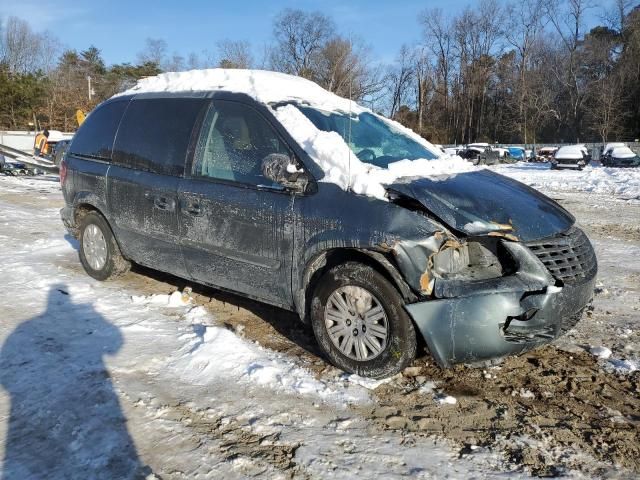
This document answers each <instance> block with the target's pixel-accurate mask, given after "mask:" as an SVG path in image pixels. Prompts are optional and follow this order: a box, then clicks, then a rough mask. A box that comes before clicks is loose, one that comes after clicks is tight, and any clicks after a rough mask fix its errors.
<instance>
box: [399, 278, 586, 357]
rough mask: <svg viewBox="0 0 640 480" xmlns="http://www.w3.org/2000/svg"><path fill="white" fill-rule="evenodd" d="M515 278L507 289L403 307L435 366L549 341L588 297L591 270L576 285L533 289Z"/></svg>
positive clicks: (509, 352) (521, 349) (500, 354)
mask: <svg viewBox="0 0 640 480" xmlns="http://www.w3.org/2000/svg"><path fill="white" fill-rule="evenodd" d="M505 280H506V279H505ZM515 280H516V279H514V282H513V286H514V289H513V290H512V291H505V290H506V289H504V290H503V291H501V292H500V293H487V292H486V291H485V292H482V293H481V294H473V293H471V294H470V295H469V296H464V297H457V298H445V299H437V300H428V301H424V302H419V303H414V304H410V305H406V306H405V308H406V310H407V312H408V313H409V315H410V316H411V318H412V319H413V320H414V322H415V323H416V325H417V326H418V329H419V330H420V332H421V333H422V335H423V337H424V339H425V341H426V343H427V346H428V348H429V351H430V352H431V354H432V355H433V357H434V358H435V360H436V362H437V363H438V364H439V365H440V366H442V367H450V366H451V365H453V364H456V363H474V362H479V361H484V360H490V359H494V358H500V357H504V356H507V355H513V354H518V353H521V352H524V351H527V350H530V349H532V348H534V347H537V346H539V345H542V344H545V343H549V342H551V341H552V340H553V339H555V338H557V337H558V336H559V335H560V334H561V333H563V332H564V331H566V329H568V328H570V327H571V326H573V323H570V321H571V320H573V319H572V317H575V316H576V315H577V314H578V313H579V312H581V311H582V309H584V307H585V306H586V305H587V304H588V303H589V302H590V301H591V299H592V297H593V288H594V284H595V273H594V274H593V276H592V277H591V278H589V279H585V280H584V281H582V282H581V283H579V284H577V283H572V284H565V286H564V287H562V288H558V287H554V286H548V287H546V288H544V289H542V290H540V291H533V292H532V291H530V290H523V289H522V286H521V283H520V282H518V281H515Z"/></svg>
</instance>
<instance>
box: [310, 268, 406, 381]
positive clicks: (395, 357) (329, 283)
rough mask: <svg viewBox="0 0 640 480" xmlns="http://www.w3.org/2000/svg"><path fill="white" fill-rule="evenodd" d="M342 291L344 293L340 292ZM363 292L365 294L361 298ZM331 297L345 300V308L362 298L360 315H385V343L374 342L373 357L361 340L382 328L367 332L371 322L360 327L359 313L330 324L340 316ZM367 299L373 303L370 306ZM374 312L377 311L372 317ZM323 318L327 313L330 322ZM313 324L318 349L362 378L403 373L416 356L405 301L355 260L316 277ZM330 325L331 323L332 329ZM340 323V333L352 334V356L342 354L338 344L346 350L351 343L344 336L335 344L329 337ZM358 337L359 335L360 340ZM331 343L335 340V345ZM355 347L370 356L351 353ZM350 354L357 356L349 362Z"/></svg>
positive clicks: (384, 280)
mask: <svg viewBox="0 0 640 480" xmlns="http://www.w3.org/2000/svg"><path fill="white" fill-rule="evenodd" d="M345 287H346V290H344V288H345ZM354 287H355V289H354ZM363 291H366V293H364V294H363ZM334 294H335V295H336V296H338V297H340V298H342V299H343V300H344V303H343V305H346V304H349V305H351V306H354V303H353V302H351V303H349V299H350V300H351V301H352V300H353V299H354V298H360V299H364V300H361V301H360V304H359V305H360V308H361V311H364V313H369V314H370V315H371V316H375V315H382V313H381V312H383V313H384V316H385V318H384V320H382V319H381V320H379V322H381V324H385V323H386V328H383V329H384V330H385V332H386V339H385V340H382V339H381V338H380V337H376V338H374V339H373V341H374V342H375V344H373V346H375V347H378V348H379V351H378V352H377V353H376V352H375V351H374V350H373V349H372V348H370V346H369V345H372V343H369V345H367V344H365V343H364V342H367V341H368V342H371V341H372V336H373V335H380V334H381V332H380V331H379V330H380V328H379V327H380V326H381V324H374V325H373V326H375V327H376V330H378V331H374V329H373V328H369V331H368V333H367V332H366V331H365V327H367V325H368V326H369V327H371V326H372V323H373V322H369V323H368V324H367V325H364V323H363V322H364V320H362V318H363V317H362V316H359V315H358V312H357V311H355V315H354V317H352V318H351V320H345V321H344V322H342V323H339V322H333V320H332V319H333V318H335V317H334V315H335V314H336V313H339V310H338V309H336V306H337V304H336V303H335V300H336V298H337V297H334V296H333V295H334ZM354 294H355V295H354ZM360 294H361V295H360ZM366 300H371V302H370V303H369V302H367V301H366ZM356 305H357V304H356ZM371 307H372V308H371ZM380 307H381V308H380ZM369 308H370V309H369ZM374 311H375V312H377V313H376V314H375V315H374V314H373V312H374ZM325 315H328V317H327V318H328V320H325ZM370 320H371V318H370ZM356 322H357V323H356ZM311 323H312V326H313V332H314V334H315V337H316V340H317V342H318V345H319V346H320V348H321V349H322V351H323V352H324V353H325V354H326V356H327V357H328V359H329V360H330V361H331V363H333V364H334V365H335V366H337V367H338V368H341V369H342V370H344V371H346V372H350V373H356V374H358V375H361V376H363V377H371V378H384V377H388V376H391V375H394V374H396V373H398V372H400V371H402V370H403V369H404V368H405V367H406V366H408V365H409V364H410V363H411V362H412V361H413V359H414V358H415V356H416V348H417V344H416V333H415V329H414V327H413V323H412V321H411V319H410V318H409V315H408V314H407V312H406V311H405V310H404V301H403V299H402V297H401V296H400V293H399V292H398V290H397V289H396V288H395V287H394V286H393V285H392V284H391V283H390V282H389V281H388V280H387V279H386V278H385V277H384V276H382V275H381V274H380V273H379V272H377V271H376V270H374V269H373V268H371V267H369V266H367V265H363V264H360V263H356V262H348V263H344V264H342V265H338V266H336V267H334V268H332V269H331V270H330V271H329V272H327V273H326V274H325V275H324V276H323V277H322V278H321V279H320V282H319V283H318V286H317V287H316V289H315V291H314V293H313V298H312V300H311ZM329 323H331V325H330V326H329V325H328V324H329ZM339 325H342V326H343V328H344V330H343V331H345V332H350V333H347V335H348V336H349V337H351V338H352V339H353V341H354V345H353V348H352V349H351V350H350V355H347V354H345V353H344V351H343V350H341V349H340V348H339V345H340V344H341V343H342V342H344V349H345V350H346V349H347V346H348V344H349V343H348V342H349V340H348V338H347V336H344V337H342V338H341V339H340V338H338V339H337V340H336V337H335V334H334V337H333V339H332V336H331V335H330V333H329V329H330V327H336V328H338V326H339ZM358 328H360V329H361V330H359V333H356V334H355V336H354V335H353V333H354V331H355V330H358ZM357 335H360V338H359V339H358V338H357ZM334 341H337V343H338V345H336V344H335V343H334ZM358 342H359V343H358ZM356 345H360V346H361V347H362V345H365V347H364V348H365V351H366V352H367V353H368V354H369V355H368V356H364V355H362V353H361V352H362V351H360V353H358V352H357V351H356V350H355V348H356ZM354 356H360V357H361V358H360V359H358V358H353V357H354Z"/></svg>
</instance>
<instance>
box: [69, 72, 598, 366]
mask: <svg viewBox="0 0 640 480" xmlns="http://www.w3.org/2000/svg"><path fill="white" fill-rule="evenodd" d="M345 125H350V127H351V128H345ZM322 132H329V133H330V134H329V135H321V133H322ZM327 141H328V142H329V144H327ZM317 142H322V143H317ZM345 147H346V148H348V149H351V152H348V151H345ZM400 160H404V161H405V165H406V162H411V161H413V160H416V161H417V163H416V165H415V169H419V168H421V167H420V165H424V163H425V162H426V163H427V164H428V163H429V162H434V163H433V167H432V168H425V170H424V171H425V172H434V171H438V170H439V171H442V172H443V175H436V174H434V173H425V174H424V175H423V176H419V175H418V176H416V175H415V170H414V168H407V170H406V173H404V174H400V175H398V176H396V177H389V175H392V174H393V171H392V169H391V168H390V166H391V165H392V164H394V165H396V166H397V165H398V163H402V162H399V161H400ZM456 164H457V166H455V165H456ZM452 165H454V166H455V167H454V166H452ZM372 166H373V167H375V169H371V167H372ZM409 166H410V167H414V166H412V165H409ZM455 168H457V169H458V170H456V169H455ZM371 170H375V172H376V173H375V175H372V174H369V173H368V172H369V171H371ZM353 171H357V172H360V173H359V174H358V175H359V176H358V177H357V178H358V179H359V181H360V182H363V183H365V184H366V185H368V186H369V187H371V188H372V189H373V188H375V190H372V192H371V193H369V192H368V191H367V190H356V188H359V187H358V186H357V185H356V184H355V183H351V176H350V173H349V172H353ZM446 173H455V174H451V175H446ZM385 175H386V176H387V177H385ZM425 175H426V176H425ZM433 175H436V176H433ZM380 178H389V179H390V181H389V182H388V183H384V184H383V183H381V182H380V180H379V179H380ZM344 179H346V181H347V183H343V180H344ZM60 182H61V185H62V192H63V195H64V199H65V207H64V208H63V209H62V210H61V217H62V220H63V222H64V224H65V226H66V227H67V228H68V230H69V231H70V233H71V234H72V235H73V236H75V237H76V238H78V239H79V249H78V250H79V252H78V253H79V258H80V262H81V263H82V266H83V267H84V269H85V271H86V272H87V274H88V275H90V276H91V277H93V278H95V279H98V280H107V279H110V278H113V277H116V276H118V275H121V274H123V273H125V272H126V271H127V270H128V268H129V266H130V264H131V262H135V263H139V264H142V265H145V266H147V267H149V268H154V269H158V270H162V271H165V272H169V273H171V274H173V275H177V276H180V277H183V278H187V279H189V281H193V282H198V283H203V284H206V285H210V286H213V287H215V288H219V289H222V290H230V291H233V292H235V293H236V294H238V295H241V296H244V297H248V298H251V299H253V300H257V301H261V302H266V303H269V304H272V305H277V306H279V307H281V308H285V309H288V310H291V311H294V312H296V313H297V314H298V315H299V317H300V319H301V320H302V321H304V322H307V323H308V324H310V325H311V327H312V329H313V332H314V334H315V336H316V339H317V342H318V345H319V347H320V349H321V350H322V351H323V352H324V353H325V355H326V356H327V358H328V359H329V360H330V361H331V362H332V363H334V364H335V365H337V366H338V367H339V368H342V369H343V370H346V371H348V372H354V373H357V374H359V375H363V376H369V377H376V378H381V377H386V376H389V375H393V374H395V373H397V372H399V371H400V370H402V369H403V368H404V367H406V366H407V365H409V364H410V363H411V362H412V361H413V359H414V358H415V355H416V349H417V345H418V338H419V337H418V335H420V336H422V338H423V339H424V341H425V342H426V345H427V346H428V348H429V351H430V352H431V354H432V355H433V358H434V359H435V361H436V362H437V363H438V364H439V365H441V366H442V367H448V366H451V365H452V364H455V363H461V362H464V363H473V362H481V361H484V360H488V359H493V358H499V357H503V356H506V355H510V354H517V353H521V352H524V351H526V350H529V349H531V348H535V347H537V346H540V345H543V344H546V343H549V342H550V341H552V340H553V339H554V338H556V337H558V336H559V335H561V334H562V333H563V332H565V331H566V330H568V329H569V328H572V327H573V325H575V323H576V322H577V321H578V320H579V319H580V317H581V315H582V312H583V310H584V308H585V307H586V305H587V304H588V302H589V301H590V299H591V298H592V295H593V289H594V284H595V279H596V273H597V261H596V257H595V253H594V250H593V248H592V246H591V244H590V243H589V240H588V239H587V237H586V235H585V234H584V232H583V231H582V230H581V229H580V228H579V227H577V226H576V225H575V218H574V217H573V216H572V215H571V214H570V213H569V212H567V211H566V210H565V209H564V208H562V207H561V206H560V205H558V204H557V203H556V202H555V201H553V200H552V199H550V198H548V197H546V196H544V195H543V194H541V193H540V192H538V191H536V190H534V189H532V188H529V187H528V186H526V185H524V184H521V183H519V182H517V181H515V180H513V179H511V178H508V177H504V176H501V175H499V174H497V173H495V172H492V171H490V170H488V169H468V166H467V165H465V164H464V162H460V161H459V160H456V161H449V159H440V158H439V156H438V154H437V150H436V149H435V148H433V145H431V144H429V143H428V142H426V141H424V140H423V139H422V138H420V137H419V136H418V135H416V134H414V133H413V132H410V131H408V130H407V129H406V128H404V127H402V126H400V125H398V124H396V123H395V122H392V121H390V120H388V119H385V118H382V117H380V116H378V115H376V114H375V113H374V112H372V111H370V110H368V109H365V108H363V107H359V106H357V105H355V104H353V103H352V102H350V101H349V100H346V99H342V98H340V97H337V96H336V95H334V94H332V93H329V92H326V91H325V90H323V89H322V88H320V87H319V86H318V85H316V84H314V83H313V82H310V81H308V80H304V79H301V78H299V77H293V76H289V75H284V74H279V73H275V72H265V71H252V70H222V69H213V70H205V71H191V72H184V73H171V74H165V75H159V76H157V77H150V78H148V79H145V80H142V81H141V82H139V84H138V86H137V87H135V88H134V89H132V90H130V91H128V92H124V93H123V94H120V95H119V96H116V97H114V98H112V99H110V100H108V101H106V102H104V103H102V104H101V105H99V106H98V107H96V109H95V110H94V111H93V112H92V113H91V114H90V115H89V116H88V117H87V119H86V120H85V122H84V123H83V124H82V126H81V127H80V129H79V130H78V132H77V133H76V135H75V136H74V138H73V140H72V142H71V145H70V146H69V150H68V153H67V154H66V155H65V156H64V159H63V160H62V163H61V166H60ZM378 187H379V188H378ZM357 192H359V193H357ZM226 360H228V361H233V358H232V357H230V358H228V359H226ZM212 361H216V359H215V358H212Z"/></svg>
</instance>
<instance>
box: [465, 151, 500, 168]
mask: <svg viewBox="0 0 640 480" xmlns="http://www.w3.org/2000/svg"><path fill="white" fill-rule="evenodd" d="M458 156H460V157H461V158H464V159H465V160H469V161H470V162H471V163H473V164H474V165H496V164H498V163H500V157H499V155H498V154H497V153H496V152H493V151H492V150H491V148H489V147H467V148H465V149H464V150H461V151H459V152H458Z"/></svg>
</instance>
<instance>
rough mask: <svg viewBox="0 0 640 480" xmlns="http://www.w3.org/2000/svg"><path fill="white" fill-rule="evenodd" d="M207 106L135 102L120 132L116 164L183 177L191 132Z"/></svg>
mask: <svg viewBox="0 0 640 480" xmlns="http://www.w3.org/2000/svg"><path fill="white" fill-rule="evenodd" d="M204 103H205V100H202V99H194V98H157V99H141V100H133V101H132V102H131V104H130V105H129V108H127V112H126V113H125V116H124V118H123V119H122V124H121V125H120V129H119V130H118V136H117V138H116V143H115V146H114V152H113V163H116V164H118V165H122V166H125V167H130V168H135V169H137V170H145V171H149V172H155V173H161V174H164V175H177V176H179V175H182V174H183V173H184V164H185V158H186V155H187V148H188V147H189V141H190V139H191V132H192V130H193V127H194V124H195V122H196V119H197V118H198V114H199V113H200V111H201V109H202V108H203V106H204Z"/></svg>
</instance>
